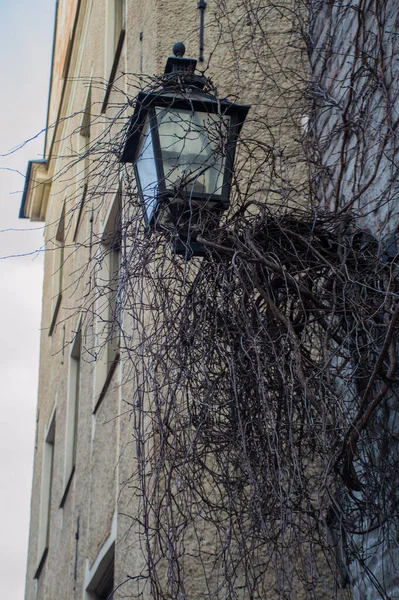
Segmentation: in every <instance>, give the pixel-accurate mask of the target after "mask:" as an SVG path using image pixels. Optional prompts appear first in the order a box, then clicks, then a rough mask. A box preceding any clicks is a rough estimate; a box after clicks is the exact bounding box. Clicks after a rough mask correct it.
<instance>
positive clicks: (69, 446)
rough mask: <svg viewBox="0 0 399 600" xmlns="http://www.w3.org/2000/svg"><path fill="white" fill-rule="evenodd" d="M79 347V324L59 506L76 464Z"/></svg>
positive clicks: (70, 372) (71, 366) (70, 375)
mask: <svg viewBox="0 0 399 600" xmlns="http://www.w3.org/2000/svg"><path fill="white" fill-rule="evenodd" d="M81 347H82V332H81V324H80V322H79V326H78V329H77V333H76V334H75V338H74V340H73V341H72V344H71V352H70V356H69V370H68V404H67V418H66V435H65V476H64V494H63V496H62V500H61V504H60V508H62V507H63V506H64V503H65V500H66V497H67V494H68V491H69V487H70V485H71V481H72V476H73V474H74V471H75V465H76V445H77V433H78V418H79V396H80V366H81V361H80V357H81Z"/></svg>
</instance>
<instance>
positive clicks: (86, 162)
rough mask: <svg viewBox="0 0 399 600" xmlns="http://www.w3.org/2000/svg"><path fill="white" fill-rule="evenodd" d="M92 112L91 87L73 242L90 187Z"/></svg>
mask: <svg viewBox="0 0 399 600" xmlns="http://www.w3.org/2000/svg"><path fill="white" fill-rule="evenodd" d="M91 113H92V110H91V86H90V88H89V91H88V93H87V97H86V103H85V108H84V110H83V115H82V121H81V124H80V128H79V141H78V143H79V157H80V161H79V168H78V178H79V183H80V184H81V186H82V195H81V198H80V202H79V207H78V212H77V217H76V225H75V233H74V235H73V241H74V242H75V241H76V238H77V235H78V232H79V226H80V223H81V221H82V215H83V209H84V205H85V200H86V195H87V190H88V185H89V175H90V142H91V118H92V114H91Z"/></svg>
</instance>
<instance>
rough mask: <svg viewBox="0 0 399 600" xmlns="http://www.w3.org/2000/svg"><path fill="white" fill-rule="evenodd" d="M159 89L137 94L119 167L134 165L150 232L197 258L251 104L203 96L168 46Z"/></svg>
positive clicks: (190, 68)
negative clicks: (199, 238)
mask: <svg viewBox="0 0 399 600" xmlns="http://www.w3.org/2000/svg"><path fill="white" fill-rule="evenodd" d="M173 52H174V54H175V56H171V57H169V58H168V61H167V64H166V69H165V76H164V81H163V86H162V88H160V89H159V90H158V91H151V92H140V93H139V94H138V96H137V99H136V107H135V111H134V114H133V116H132V118H131V121H130V123H129V127H128V133H127V141H126V144H125V147H124V149H123V153H122V157H121V161H122V162H124V163H132V164H133V165H134V171H135V177H136V181H137V186H138V191H139V194H140V197H141V201H142V205H143V210H144V217H145V221H146V225H147V228H148V229H149V230H154V229H157V230H163V231H165V232H169V234H171V235H172V238H173V243H174V250H175V252H176V253H178V254H183V255H185V256H186V257H190V256H192V255H193V254H197V255H199V254H203V251H204V249H203V247H202V245H201V244H200V243H199V242H198V241H197V236H198V235H199V234H203V233H206V232H209V231H210V230H211V229H212V227H214V226H215V225H216V224H217V223H218V221H219V219H220V215H221V213H222V212H223V211H224V210H226V209H227V208H228V207H229V196H230V188H231V181H232V176H233V169H234V155H235V150H236V143H237V137H238V134H239V132H240V129H241V127H242V124H243V122H244V120H245V117H246V115H247V113H248V110H249V106H240V105H238V104H233V103H231V102H228V101H227V100H219V99H218V98H217V97H216V96H214V95H213V94H211V93H209V92H206V91H204V86H205V84H206V82H207V80H206V78H205V77H203V76H199V75H195V74H194V70H195V67H196V64H197V61H196V60H195V59H191V58H183V56H184V52H185V48H184V45H183V44H181V43H176V44H175V45H174V46H173Z"/></svg>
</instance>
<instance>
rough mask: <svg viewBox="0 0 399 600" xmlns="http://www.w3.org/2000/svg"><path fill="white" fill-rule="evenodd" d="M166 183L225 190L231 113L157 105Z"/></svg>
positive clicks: (201, 189) (191, 188) (200, 189)
mask: <svg viewBox="0 0 399 600" xmlns="http://www.w3.org/2000/svg"><path fill="white" fill-rule="evenodd" d="M157 119H158V125H159V138H160V144H161V150H162V159H163V166H164V174H165V180H166V187H167V189H169V190H176V191H177V190H178V189H179V188H184V189H185V191H186V192H188V193H190V192H200V193H204V194H221V193H222V185H223V171H224V163H225V152H226V144H227V135H228V128H229V125H230V117H228V116H223V117H221V116H220V115H217V114H212V113H211V114H209V113H206V112H193V111H190V110H169V109H164V108H157Z"/></svg>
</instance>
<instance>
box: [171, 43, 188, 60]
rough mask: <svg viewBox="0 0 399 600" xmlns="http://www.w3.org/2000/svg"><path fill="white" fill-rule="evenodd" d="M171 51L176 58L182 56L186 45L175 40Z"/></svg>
mask: <svg viewBox="0 0 399 600" xmlns="http://www.w3.org/2000/svg"><path fill="white" fill-rule="evenodd" d="M172 52H173V54H174V55H175V56H176V58H183V56H184V55H185V53H186V47H185V45H184V44H183V42H176V43H175V44H173V48H172Z"/></svg>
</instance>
